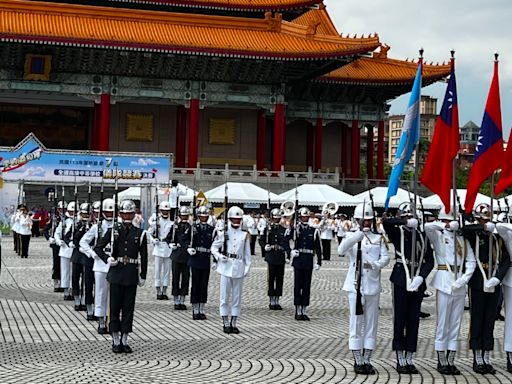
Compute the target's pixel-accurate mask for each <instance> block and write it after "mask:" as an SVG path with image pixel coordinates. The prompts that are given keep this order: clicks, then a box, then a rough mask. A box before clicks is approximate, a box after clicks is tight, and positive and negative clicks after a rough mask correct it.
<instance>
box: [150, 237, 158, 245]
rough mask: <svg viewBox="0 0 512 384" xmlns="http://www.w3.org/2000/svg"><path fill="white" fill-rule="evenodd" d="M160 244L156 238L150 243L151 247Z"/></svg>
mask: <svg viewBox="0 0 512 384" xmlns="http://www.w3.org/2000/svg"><path fill="white" fill-rule="evenodd" d="M159 242H160V241H159V240H158V239H155V238H154V237H152V238H151V241H150V243H151V245H156V244H158V243H159Z"/></svg>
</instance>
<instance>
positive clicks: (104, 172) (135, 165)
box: [0, 134, 172, 185]
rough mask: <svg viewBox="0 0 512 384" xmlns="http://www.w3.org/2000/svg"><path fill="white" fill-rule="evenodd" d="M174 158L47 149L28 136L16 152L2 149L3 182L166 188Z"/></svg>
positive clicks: (163, 154)
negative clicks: (83, 183) (162, 186)
mask: <svg viewBox="0 0 512 384" xmlns="http://www.w3.org/2000/svg"><path fill="white" fill-rule="evenodd" d="M171 158H172V156H171V154H169V153H167V154H165V153H162V154H154V153H151V154H148V153H124V152H93V151H61V150H51V149H46V148H45V147H44V146H43V144H42V143H41V142H40V141H39V140H38V139H37V138H36V137H35V136H34V135H33V134H29V135H28V136H27V137H25V139H23V141H21V143H19V144H18V145H17V146H16V147H14V148H6V147H0V178H2V179H3V180H4V181H11V182H13V181H15V182H47V183H48V184H52V183H74V182H75V181H77V182H91V183H101V182H102V180H103V182H105V183H114V180H115V179H116V177H117V179H118V183H119V184H120V185H123V184H125V185H126V184H132V185H139V184H154V183H157V184H166V183H168V182H169V175H170V174H171V164H172V163H171Z"/></svg>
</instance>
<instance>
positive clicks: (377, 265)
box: [368, 260, 380, 271]
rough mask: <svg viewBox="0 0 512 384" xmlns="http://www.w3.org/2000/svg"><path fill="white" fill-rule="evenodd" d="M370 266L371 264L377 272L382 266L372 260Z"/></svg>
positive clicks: (369, 262)
mask: <svg viewBox="0 0 512 384" xmlns="http://www.w3.org/2000/svg"><path fill="white" fill-rule="evenodd" d="M368 264H370V265H371V266H372V269H373V270H374V271H375V270H376V271H378V270H379V269H380V265H379V264H377V263H376V262H375V261H373V260H370V261H368Z"/></svg>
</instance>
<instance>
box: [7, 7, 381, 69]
mask: <svg viewBox="0 0 512 384" xmlns="http://www.w3.org/2000/svg"><path fill="white" fill-rule="evenodd" d="M0 41H2V42H7V43H25V44H46V45H62V46H73V47H86V48H100V49H107V48H108V49H118V50H135V51H145V52H161V53H168V54H189V55H190V54H192V55H206V56H221V57H233V58H248V59H267V60H297V61H299V60H325V59H336V58H341V57H345V56H351V55H357V54H361V53H364V52H371V51H373V50H374V49H375V48H377V47H378V46H379V38H378V36H377V35H374V36H369V37H366V38H364V37H361V38H359V39H358V38H343V37H340V36H327V35H322V34H311V33H310V31H309V30H308V28H307V27H306V26H302V25H297V24H293V23H291V22H287V21H284V20H282V17H281V15H280V14H279V13H276V14H274V15H272V14H271V13H270V12H267V13H266V15H265V18H263V19H247V18H241V17H231V16H215V15H199V14H181V13H171V12H158V11H146V10H132V9H122V10H121V9H112V8H109V7H96V6H82V5H72V4H56V3H44V4H42V3H39V2H31V1H26V0H3V1H2V2H0Z"/></svg>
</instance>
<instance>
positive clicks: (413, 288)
mask: <svg viewBox="0 0 512 384" xmlns="http://www.w3.org/2000/svg"><path fill="white" fill-rule="evenodd" d="M410 220H413V219H410ZM421 284H423V277H421V276H415V277H414V279H412V282H411V285H410V286H409V291H410V292H416V291H417V290H418V288H419V287H420V285H421Z"/></svg>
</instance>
